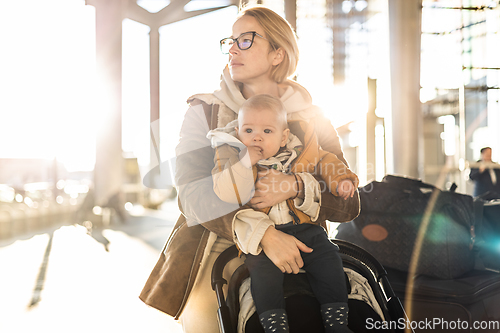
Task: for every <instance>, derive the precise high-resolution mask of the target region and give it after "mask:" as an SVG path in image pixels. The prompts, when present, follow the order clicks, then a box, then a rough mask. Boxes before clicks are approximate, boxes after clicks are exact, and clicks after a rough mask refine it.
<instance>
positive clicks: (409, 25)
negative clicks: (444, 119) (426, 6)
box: [389, 0, 423, 177]
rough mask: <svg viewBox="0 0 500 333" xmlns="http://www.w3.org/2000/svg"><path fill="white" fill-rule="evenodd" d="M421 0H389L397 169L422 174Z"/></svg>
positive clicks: (393, 121)
mask: <svg viewBox="0 0 500 333" xmlns="http://www.w3.org/2000/svg"><path fill="white" fill-rule="evenodd" d="M421 16H422V0H404V1H403V0H389V30H390V46H391V50H390V57H391V94H392V132H393V155H394V172H395V173H396V174H399V175H406V176H409V177H421V174H422V169H423V168H422V165H421V163H422V162H423V159H422V158H420V149H421V144H420V141H421V138H422V130H421V128H422V113H421V106H420V97H419V96H420V40H421V38H420V35H421Z"/></svg>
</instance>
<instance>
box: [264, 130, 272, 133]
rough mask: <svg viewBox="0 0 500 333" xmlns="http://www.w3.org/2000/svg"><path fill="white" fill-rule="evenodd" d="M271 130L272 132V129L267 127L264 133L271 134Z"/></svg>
mask: <svg viewBox="0 0 500 333" xmlns="http://www.w3.org/2000/svg"><path fill="white" fill-rule="evenodd" d="M271 132H272V131H271V130H270V129H265V130H264V133H267V134H269V133H271Z"/></svg>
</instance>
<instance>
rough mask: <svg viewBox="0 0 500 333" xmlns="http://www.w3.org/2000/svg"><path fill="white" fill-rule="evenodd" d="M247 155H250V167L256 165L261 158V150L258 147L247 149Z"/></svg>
mask: <svg viewBox="0 0 500 333" xmlns="http://www.w3.org/2000/svg"><path fill="white" fill-rule="evenodd" d="M247 150H248V154H249V155H250V163H252V166H253V165H255V164H257V162H258V161H260V160H261V159H262V158H263V155H262V149H260V148H259V147H252V146H250V147H247Z"/></svg>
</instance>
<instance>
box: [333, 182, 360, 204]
mask: <svg viewBox="0 0 500 333" xmlns="http://www.w3.org/2000/svg"><path fill="white" fill-rule="evenodd" d="M337 192H338V193H339V196H341V197H342V198H344V200H347V198H349V197H351V198H352V197H353V195H354V193H355V192H356V188H355V187H354V184H353V182H352V181H351V180H350V179H344V180H341V181H340V183H339V185H338V186H337Z"/></svg>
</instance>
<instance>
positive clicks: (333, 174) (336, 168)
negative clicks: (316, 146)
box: [318, 149, 359, 195]
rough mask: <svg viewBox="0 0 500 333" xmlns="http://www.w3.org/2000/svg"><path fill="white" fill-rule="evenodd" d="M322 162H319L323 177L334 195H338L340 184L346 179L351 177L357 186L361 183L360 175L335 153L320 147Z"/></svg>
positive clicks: (320, 172)
mask: <svg viewBox="0 0 500 333" xmlns="http://www.w3.org/2000/svg"><path fill="white" fill-rule="evenodd" d="M320 158H321V160H320V162H319V164H318V168H319V170H318V171H319V174H320V175H321V179H322V181H323V182H325V183H326V185H327V187H328V188H329V189H330V192H331V193H332V194H333V195H338V191H337V187H338V184H339V183H340V182H341V181H342V180H345V179H349V180H350V181H351V182H352V183H353V184H354V186H355V187H356V188H357V187H358V184H359V180H358V176H356V174H355V173H354V172H352V171H351V170H350V169H349V168H348V167H347V166H346V165H345V164H344V163H343V162H342V161H341V160H340V159H339V158H337V156H336V155H335V154H332V153H330V152H327V151H324V150H322V149H320Z"/></svg>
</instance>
